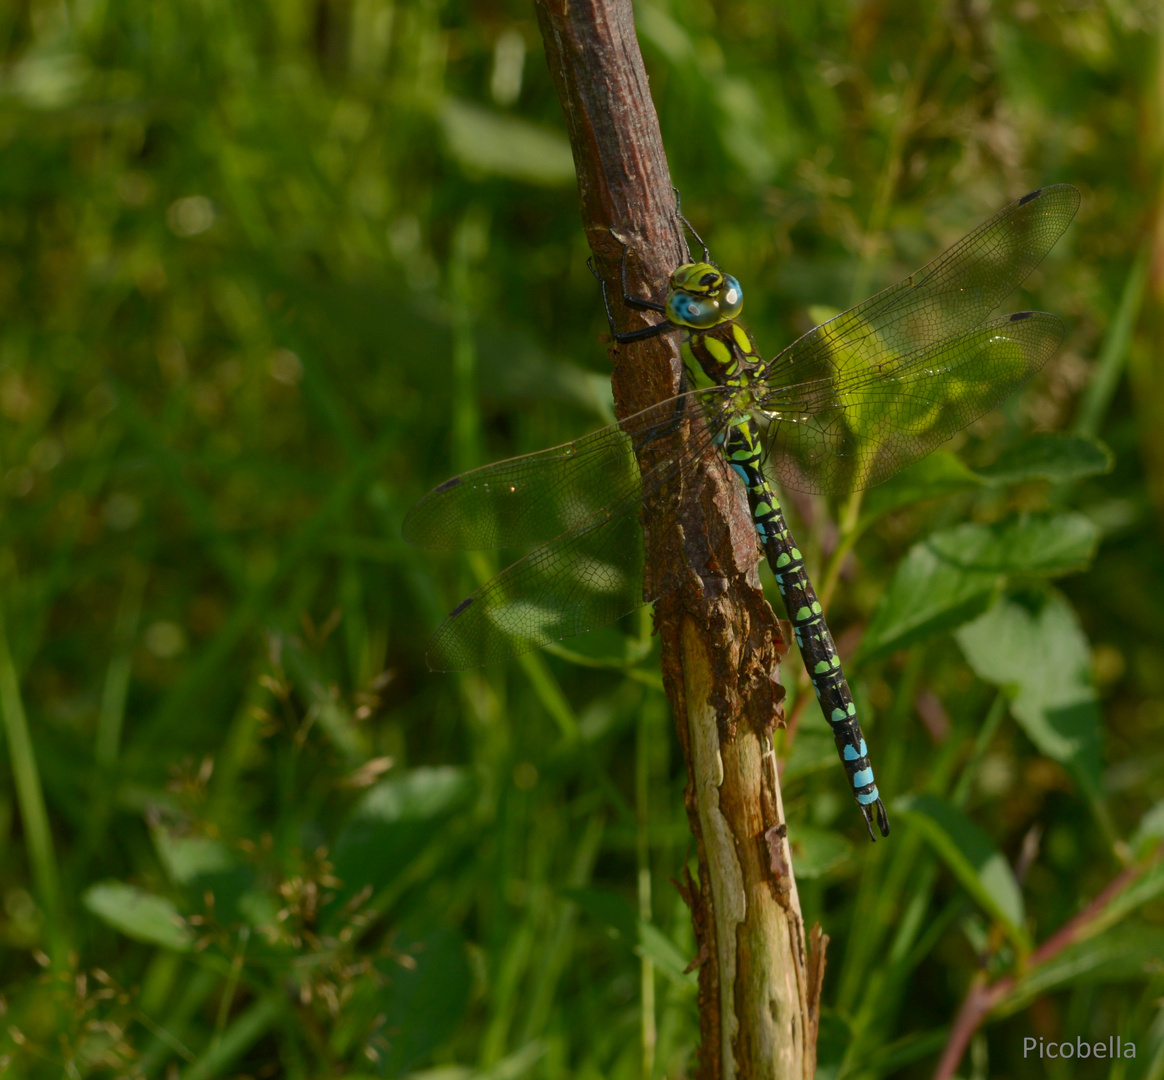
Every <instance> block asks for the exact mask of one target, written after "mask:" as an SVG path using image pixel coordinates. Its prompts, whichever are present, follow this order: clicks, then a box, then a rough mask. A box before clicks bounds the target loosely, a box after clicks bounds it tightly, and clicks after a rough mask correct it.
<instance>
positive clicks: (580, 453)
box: [403, 387, 724, 551]
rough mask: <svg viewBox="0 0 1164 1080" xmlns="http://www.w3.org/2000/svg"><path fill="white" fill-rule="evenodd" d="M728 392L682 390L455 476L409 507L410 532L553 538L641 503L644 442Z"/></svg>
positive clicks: (428, 536) (450, 540) (461, 541)
mask: <svg viewBox="0 0 1164 1080" xmlns="http://www.w3.org/2000/svg"><path fill="white" fill-rule="evenodd" d="M723 398H724V391H722V390H721V389H720V388H718V387H711V388H709V389H706V390H697V391H695V392H693V393H689V394H682V395H680V396H679V397H674V398H670V399H669V400H667V401H663V402H660V403H659V404H658V405H653V406H651V407H650V408H648V409H644V410H643V411H642V412H639V413H636V414H634V415H633V416H628V417H627V418H626V419H625V420H621V421H619V422H618V423H617V424H612V425H610V427H605V428H602V429H601V430H600V431H595V432H592V433H591V434H589V435H586V436H584V437H583V438H581V439H575V440H574V441H573V442H568V443H563V444H562V445H561V446H554V447H550V449H548V450H539V451H537V452H536V453H533V454H526V455H524V456H522V457H515V458H508V459H506V460H505V461H496V462H494V463H493V464H491V465H483V466H482V467H481V468H479V469H471V470H470V471H469V472H466V473H462V474H461V475H460V476H454V477H453V478H452V479H451V480H446V481H445V482H444V483H443V484H441V485H440V486H439V487H436V488H434V489H433V490H432V491H430V492H429V493H428V494H427V495H425V496H424V498H423V499H421V500H420V502H418V503H417V504H416V505H415V506H414V507H413V508H412V509H411V510H409V511H408V514H407V515H406V516H405V518H404V526H403V532H404V537H405V539H406V540H409V541H411V542H412V543H414V544H417V545H418V546H420V547H425V548H443V549H447V550H461V551H477V550H485V549H488V548H500V547H523V546H529V545H531V544H540V543H545V542H546V541H548V540H551V539H553V538H554V537H557V536H560V535H561V534H563V533H566V532H572V531H574V530H575V529H581V528H584V527H585V526H586V525H587V524H588V523H590V522H591V521H593V520H594V519H595V517H596V516H598V515H600V514H602V513H604V512H605V511H606V510H607V508H609V507H610V506H612V505H615V504H620V505H621V504H622V503H624V502H626V501H627V500H628V498H629V499H630V500H631V501H632V502H633V501H634V497H635V495H636V494H637V493H638V492H639V490H640V484H641V481H640V477H639V470H638V464H637V461H636V458H635V454H634V450H635V448H636V447H646V446H649V444H651V443H658V444H660V445H663V444H665V443H666V442H667V441H668V440H669V439H670V438H671V437H672V436H673V435H675V434H676V432H677V431H678V429H679V426H680V424H682V423H683V422H684V420H685V419H689V418H690V415H691V413H690V412H689V410H690V409H691V408H692V406H695V405H699V406H701V407H703V408H704V409H705V410H707V411H708V415H709V417H710V416H711V414H713V413H714V412H715V411H716V408H717V406H718V407H721V403H722V399H723ZM675 465H676V466H678V465H679V462H675ZM658 481H659V482H661V477H659V478H658Z"/></svg>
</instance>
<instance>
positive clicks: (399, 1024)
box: [376, 928, 472, 1076]
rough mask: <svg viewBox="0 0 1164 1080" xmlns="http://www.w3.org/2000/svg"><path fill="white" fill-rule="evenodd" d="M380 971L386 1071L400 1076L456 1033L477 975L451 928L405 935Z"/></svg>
mask: <svg viewBox="0 0 1164 1080" xmlns="http://www.w3.org/2000/svg"><path fill="white" fill-rule="evenodd" d="M376 967H377V968H378V969H379V971H380V973H381V974H382V975H383V976H384V979H385V988H384V990H383V991H382V996H381V998H380V1002H379V1004H380V1010H381V1011H380V1016H381V1018H382V1022H381V1025H380V1028H381V1031H382V1032H383V1033H384V1035H385V1036H386V1039H385V1041H386V1043H387V1045H386V1047H385V1048H384V1050H383V1057H382V1058H381V1059H380V1062H379V1064H380V1071H381V1074H382V1075H384V1076H399V1075H400V1074H402V1073H404V1072H406V1071H407V1070H408V1069H410V1068H411V1067H412V1066H413V1065H414V1064H416V1063H417V1062H419V1061H420V1060H421V1059H422V1058H424V1057H426V1056H427V1055H428V1054H429V1053H430V1052H431V1051H432V1050H433V1049H434V1048H436V1047H437V1046H439V1045H440V1044H441V1043H442V1042H444V1041H445V1040H446V1039H447V1038H449V1037H450V1036H451V1035H452V1034H453V1032H454V1031H456V1029H457V1026H458V1024H460V1022H461V1015H462V1013H464V1011H465V1006H466V1005H467V1004H468V1001H469V988H470V985H471V983H472V972H471V971H470V970H469V960H468V957H467V956H466V954H465V943H464V941H463V940H462V939H461V936H460V934H458V933H457V932H456V931H455V930H450V929H447V928H442V929H438V930H433V931H431V932H429V933H426V934H424V935H423V936H422V935H420V934H416V933H410V932H407V931H404V930H402V931H400V932H399V933H398V934H397V935H396V936H395V938H394V939H393V940H392V947H391V955H390V956H388V957H386V958H384V959H381V960H378V961H377V962H376Z"/></svg>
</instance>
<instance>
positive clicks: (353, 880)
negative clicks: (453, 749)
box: [333, 766, 473, 904]
mask: <svg viewBox="0 0 1164 1080" xmlns="http://www.w3.org/2000/svg"><path fill="white" fill-rule="evenodd" d="M472 793H473V781H472V778H471V777H470V776H469V774H468V773H467V772H466V771H465V770H464V769H457V768H453V767H451V766H450V767H443V768H420V769H412V770H410V771H408V772H404V773H402V774H401V775H399V776H393V777H391V778H390V779H387V780H383V781H381V782H380V783H379V784H376V785H375V786H374V787H371V788H369V789H368V790H367V792H365V793H364V796H363V797H362V798H361V799H360V801H359V802H358V803H357V804H356V807H355V810H354V811H353V812H352V815H351V817H350V818H349V820H348V822H347V824H346V825H345V826H344V828H343V829H342V830H341V832H340V834H339V837H338V839H337V840H336V844H335V854H334V857H333V862H334V865H335V874H336V877H338V878H339V879H340V881H341V882H342V883H343V884H342V886H341V887H340V889H338V890H337V893H336V900H335V903H337V904H338V903H342V902H343V901H344V900H346V899H347V898H348V897H350V896H351V895H352V894H353V893H355V892H358V891H359V890H360V889H362V888H363V887H364V886H365V885H371V886H372V887H373V888H374V889H375V888H380V887H382V886H383V885H385V884H387V883H388V882H389V881H391V880H392V879H393V878H394V877H395V876H396V874H397V873H399V872H400V871H401V870H402V869H403V868H404V866H405V865H406V864H407V863H408V862H409V861H410V860H411V859H412V858H414V857H415V856H416V855H417V854H418V853H419V852H420V851H421V850H422V849H423V848H424V847H425V845H427V844H430V843H432V842H434V840H435V839H436V837H437V836H438V832H437V830H436V829H435V825H436V824H437V823H439V821H441V820H442V819H444V818H446V817H448V816H449V815H450V814H452V813H454V812H455V811H456V810H458V809H459V808H460V807H462V806H463V805H464V804H465V803H466V802H467V801H468V800H469V798H470V797H471V795H472Z"/></svg>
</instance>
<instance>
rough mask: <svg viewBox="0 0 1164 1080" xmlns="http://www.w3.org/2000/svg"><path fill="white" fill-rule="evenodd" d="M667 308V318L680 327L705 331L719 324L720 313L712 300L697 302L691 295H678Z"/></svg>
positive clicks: (669, 302) (673, 297)
mask: <svg viewBox="0 0 1164 1080" xmlns="http://www.w3.org/2000/svg"><path fill="white" fill-rule="evenodd" d="M667 307H668V315H667V317H668V318H669V319H670V321H671V322H673V323H676V324H677V325H679V326H690V327H693V328H694V329H697V330H704V329H707V327H709V326H714V325H715V324H716V323H717V322H719V311H718V309H717V306H716V304H715V302H714V301H712V300H697V299H696V298H695V297H694V296H691V295H690V294H682V293H677V294H675V295H673V296H672V297H671V299H670V300H669V301H668V302H667Z"/></svg>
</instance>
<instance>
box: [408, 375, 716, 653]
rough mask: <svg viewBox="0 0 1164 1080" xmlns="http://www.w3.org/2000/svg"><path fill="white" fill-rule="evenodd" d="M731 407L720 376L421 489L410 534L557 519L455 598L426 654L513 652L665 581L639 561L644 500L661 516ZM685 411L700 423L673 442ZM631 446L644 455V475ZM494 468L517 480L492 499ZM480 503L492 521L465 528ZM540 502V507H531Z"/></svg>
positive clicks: (496, 530) (531, 529) (466, 532)
mask: <svg viewBox="0 0 1164 1080" xmlns="http://www.w3.org/2000/svg"><path fill="white" fill-rule="evenodd" d="M733 415H734V413H733V411H732V406H731V400H730V397H729V396H728V395H727V394H726V393H725V391H724V390H723V389H722V388H720V387H710V388H708V389H705V390H699V391H694V392H692V393H689V394H683V395H680V396H679V397H676V398H671V399H670V400H669V401H665V402H662V403H661V404H659V405H655V406H652V407H651V408H649V409H645V410H644V411H642V412H640V413H636V414H635V415H633V416H630V417H627V418H626V419H625V420H622V421H621V422H620V423H619V424H617V425H615V426H614V427H610V428H605V429H603V430H602V431H600V432H596V433H595V434H594V435H592V436H587V437H586V438H584V439H579V440H578V441H577V442H576V443H570V444H567V446H566V447H557V448H555V449H554V450H550V451H544V452H542V453H538V454H531V455H528V456H527V457H524V458H515V459H512V460H511V461H508V462H499V463H498V464H497V465H492V466H487V467H486V468H484V469H478V470H475V472H474V473H468V474H466V476H465V477H462V478H460V479H459V482H457V483H452V482H450V484H445V485H442V486H441V487H440V488H437V489H436V490H435V491H434V492H431V493H430V494H429V495H428V496H426V497H425V499H424V500H422V501H421V502H420V503H418V504H417V506H416V507H415V508H414V509H413V510H412V512H411V513H410V514H409V517H408V519H406V522H405V528H406V535H408V536H409V538H410V539H414V538H419V537H421V536H425V535H429V533H428V530H436V528H437V526H438V525H445V524H446V523H448V522H451V524H452V527H453V530H454V531H453V536H454V538H456V539H458V540H460V541H461V542H462V543H463V542H464V541H465V540H466V538H468V537H472V538H479V537H481V536H487V537H489V538H490V539H496V538H497V537H499V536H500V537H504V539H505V541H506V542H515V541H522V540H530V539H531V538H533V539H534V540H536V539H538V538H540V534H542V533H543V532H544V530H546V529H554V528H556V529H557V530H558V535H556V536H555V537H554V538H553V539H551V540H549V541H548V542H545V543H542V544H541V546H540V547H537V548H535V549H534V550H533V551H531V552H530V553H529V554H528V555H526V556H525V557H524V558H521V559H519V560H518V561H517V562H515V563H513V564H512V565H511V566H510V567H508V568H507V569H505V570H503V571H502V572H501V573H500V574H498V575H497V576H496V577H494V578H493V579H492V580H490V581H489V582H487V583H486V584H485V585H483V586H482V587H481V588H479V589H478V590H477V591H476V592H475V593H473V594H472V595H471V596H470V597H468V599H466V600H464V601H462V602H461V603H460V604H458V605H457V607H456V608H454V610H453V612H452V614H450V615H449V617H448V618H447V619H445V621H444V622H443V623H442V624H441V626H440V627H439V629H438V630H437V632H436V635H435V636H434V637H433V640H432V642H431V644H430V645H429V650H428V662H429V666H430V667H431V668H432V669H433V670H435V671H459V670H462V669H464V668H471V667H478V666H480V665H482V664H492V663H496V662H498V661H501V660H506V659H508V658H510V657H513V656H519V655H520V654H522V653H524V652H529V651H530V650H531V649H536V648H538V647H540V646H542V645H546V644H548V643H549V642H551V641H558V640H560V639H561V638H566V637H572V636H573V635H575V634H581V633H583V632H584V631H586V630H592V629H593V628H595V627H597V626H605V625H606V624H607V623H610V622H613V621H614V620H615V619H617V618H619V617H620V616H622V615H626V614H628V613H629V612H631V611H634V610H635V609H636V608H639V607H641V606H642V605H643V604H645V603H648V602H650V601H651V600H655V599H657V598H658V597H659V596H660V595H662V593H664V592H666V591H667V589H668V587H669V586H668V584H667V582H666V579H665V578H664V577H663V575H662V574H661V573H660V572H659V570H658V568H651V567H647V566H646V564H645V559H644V544H643V530H642V524H641V521H640V518H641V510H642V507H643V504H644V501H646V502H647V503H648V504H649V505H650V508H651V513H652V515H661V516H663V517H664V518H665V517H666V515H667V511H668V508H669V506H670V505H671V504H672V503H673V501H674V499H675V498H676V491H677V489H678V480H679V477H680V476H681V475H682V474H683V473H684V471H685V470H687V469H689V468H692V467H696V466H695V463H696V462H697V461H698V460H699V459H701V458H702V457H703V456H704V455H706V454H707V453H708V452H709V450H710V447H711V445H712V443H713V442H714V441H715V440H716V439H717V437H718V436H719V434H720V433H722V431H723V429H724V427H725V425H726V424H727V423H728V422H729V421H730V419H731V418H732V416H733ZM692 420H697V421H698V423H697V425H696V426H695V428H694V429H693V430H692V431H691V432H690V434H689V437H688V438H687V440H686V441H685V442H683V443H677V442H675V441H674V440H675V439H676V437H677V436H679V435H680V434H681V433H682V432H683V431H684V429H685V427H686V425H687V424H688V422H690V421H692ZM574 448H577V449H574ZM567 451H568V452H567ZM636 452H637V454H639V455H641V456H642V458H643V460H644V461H645V462H648V463H649V464H648V465H647V468H646V472H645V473H643V474H642V475H641V476H640V474H639V472H638V466H637V464H636V461H637V458H636ZM567 463H569V464H567ZM467 478H474V479H471V480H467ZM482 478H483V480H482ZM499 478H503V479H504V480H505V481H506V482H509V483H512V484H513V489H514V490H513V491H507V490H506V489H505V488H501V489H500V490H501V491H502V495H503V497H502V498H499V499H498V498H494V497H493V495H494V494H495V493H496V492H497V491H498V490H499V489H498V487H497V486H496V485H497V483H498V481H499ZM518 479H520V480H521V481H522V482H523V483H524V485H525V486H524V487H522V486H520V485H519V484H518V483H517V482H516V481H517V480H518ZM539 483H541V484H550V485H551V486H552V487H553V488H554V491H553V492H552V493H551V494H553V495H554V498H553V499H549V498H546V497H544V496H543V494H541V493H539V492H538V491H536V490H535V487H536V485H537V484H539ZM465 491H469V492H484V495H479V494H472V495H471V496H465V495H464V492H465ZM511 497H512V501H510V498H511ZM601 499H605V502H599V500H601ZM555 500H556V501H555ZM571 500H572V501H571ZM563 503H568V504H569V513H568V514H563V512H562V511H561V510H560V506H561V505H562V504H563ZM499 507H500V512H498V508H499ZM450 508H451V509H450ZM478 508H484V509H486V510H489V511H491V512H494V521H495V522H496V523H497V524H495V525H493V526H491V527H489V528H488V529H478V530H477V531H476V532H473V531H472V529H471V527H470V525H469V524H468V523H465V522H464V518H465V515H466V514H467V512H468V511H469V510H475V509H478ZM539 512H541V513H542V514H544V515H545V516H544V517H542V518H535V517H534V516H532V515H536V514H538V513H539ZM563 526H564V527H563ZM446 535H447V534H446ZM450 546H451V545H450Z"/></svg>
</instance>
